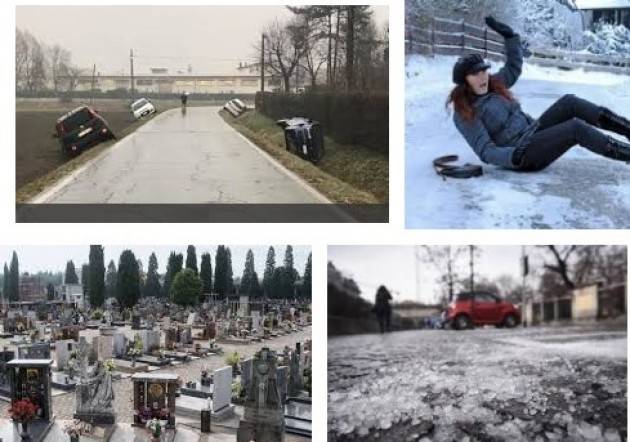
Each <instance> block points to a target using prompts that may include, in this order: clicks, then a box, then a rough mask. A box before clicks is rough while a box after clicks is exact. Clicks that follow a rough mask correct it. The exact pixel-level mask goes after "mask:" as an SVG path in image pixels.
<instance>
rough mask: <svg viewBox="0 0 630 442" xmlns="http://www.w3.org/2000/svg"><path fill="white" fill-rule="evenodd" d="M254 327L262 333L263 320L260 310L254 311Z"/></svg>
mask: <svg viewBox="0 0 630 442" xmlns="http://www.w3.org/2000/svg"><path fill="white" fill-rule="evenodd" d="M252 329H254V330H257V331H258V332H259V333H262V329H263V320H262V317H261V316H260V313H259V312H258V311H253V312H252Z"/></svg>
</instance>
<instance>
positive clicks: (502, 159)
mask: <svg viewBox="0 0 630 442" xmlns="http://www.w3.org/2000/svg"><path fill="white" fill-rule="evenodd" d="M453 120H454V121H455V127H457V130H458V131H459V132H460V133H461V134H462V136H463V137H464V138H465V139H466V141H467V142H468V144H469V145H470V147H472V149H473V150H474V151H475V153H476V154H477V156H478V157H479V159H480V160H481V161H483V162H484V163H486V164H494V165H495V166H500V167H505V168H507V169H516V168H517V165H516V164H514V163H513V162H512V156H513V155H514V150H515V149H516V148H515V147H498V146H497V145H496V144H494V142H493V141H492V139H491V138H490V134H488V131H487V130H486V128H485V126H484V125H483V123H482V122H481V121H480V120H479V118H478V117H475V119H474V120H472V121H465V120H464V119H463V118H462V117H460V116H459V115H458V114H457V113H456V114H455V116H454V118H453Z"/></svg>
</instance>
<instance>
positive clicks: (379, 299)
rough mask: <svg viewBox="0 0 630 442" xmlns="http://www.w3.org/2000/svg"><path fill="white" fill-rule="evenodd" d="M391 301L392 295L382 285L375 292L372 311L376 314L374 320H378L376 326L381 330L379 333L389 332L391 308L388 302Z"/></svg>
mask: <svg viewBox="0 0 630 442" xmlns="http://www.w3.org/2000/svg"><path fill="white" fill-rule="evenodd" d="M391 300H392V295H391V293H390V292H389V290H387V288H386V287H385V286H384V285H382V286H380V287H379V288H378V290H376V296H375V299H374V308H373V311H374V313H375V314H376V319H377V320H378V325H379V327H380V328H381V333H385V332H386V331H390V322H391V319H392V308H391V306H390V305H389V302H390V301H391Z"/></svg>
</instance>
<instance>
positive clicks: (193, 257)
mask: <svg viewBox="0 0 630 442" xmlns="http://www.w3.org/2000/svg"><path fill="white" fill-rule="evenodd" d="M186 268H187V269H191V270H192V271H194V272H195V273H199V270H198V269H197V250H195V246H188V249H186Z"/></svg>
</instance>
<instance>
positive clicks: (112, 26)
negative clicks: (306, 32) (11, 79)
mask: <svg viewBox="0 0 630 442" xmlns="http://www.w3.org/2000/svg"><path fill="white" fill-rule="evenodd" d="M373 11H374V19H375V21H376V23H377V25H378V26H379V28H380V27H382V25H383V24H385V23H386V22H387V21H388V8H387V7H386V6H373ZM291 15H292V13H291V12H290V11H289V10H287V9H286V8H285V7H284V6H18V7H17V8H16V26H17V27H18V28H20V29H22V30H28V31H29V32H31V33H32V34H33V35H35V37H37V38H38V39H39V40H41V41H44V42H45V43H46V44H48V45H53V44H59V45H61V46H63V47H65V48H66V49H68V50H70V51H71V53H72V59H73V62H74V63H75V64H76V65H78V66H79V67H81V68H91V67H92V65H93V64H94V63H96V67H97V71H98V72H102V73H120V71H121V70H123V71H125V72H126V73H128V72H129V50H130V49H131V48H133V50H134V55H136V56H137V57H136V58H135V62H134V70H135V71H136V73H147V72H148V71H149V68H151V67H167V68H169V69H170V71H171V72H174V71H176V70H179V69H183V70H185V69H186V68H187V67H188V65H189V64H191V65H192V67H193V73H201V72H204V73H211V74H212V73H219V72H221V71H227V72H228V73H231V72H233V70H234V68H235V67H236V66H238V63H239V62H240V61H251V60H252V56H253V55H254V49H253V45H254V43H257V42H258V41H259V39H260V34H261V32H262V30H263V28H264V27H265V25H266V24H267V23H269V22H272V21H273V20H274V19H275V18H278V19H280V20H282V19H285V18H287V17H289V16H291Z"/></svg>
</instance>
